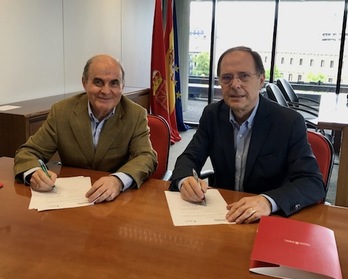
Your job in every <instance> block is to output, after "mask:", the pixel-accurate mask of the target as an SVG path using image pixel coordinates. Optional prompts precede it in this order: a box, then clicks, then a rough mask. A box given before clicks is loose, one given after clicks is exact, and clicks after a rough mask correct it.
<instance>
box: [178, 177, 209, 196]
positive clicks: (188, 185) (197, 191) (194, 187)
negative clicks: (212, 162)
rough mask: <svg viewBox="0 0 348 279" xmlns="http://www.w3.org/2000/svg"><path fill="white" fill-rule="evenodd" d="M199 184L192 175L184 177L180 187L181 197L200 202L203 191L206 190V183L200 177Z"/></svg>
mask: <svg viewBox="0 0 348 279" xmlns="http://www.w3.org/2000/svg"><path fill="white" fill-rule="evenodd" d="M199 184H200V185H199ZM199 184H198V183H197V181H196V180H195V178H194V177H193V176H189V177H188V178H186V179H185V180H184V181H183V183H182V185H181V188H180V194H181V198H182V199H183V200H185V201H190V202H202V200H203V199H204V193H205V192H207V189H208V184H207V182H205V181H204V180H201V179H199Z"/></svg>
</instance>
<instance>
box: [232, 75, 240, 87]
mask: <svg viewBox="0 0 348 279" xmlns="http://www.w3.org/2000/svg"><path fill="white" fill-rule="evenodd" d="M240 84H241V81H240V79H239V78H238V77H233V79H232V80H231V84H230V86H231V87H233V88H239V87H240Z"/></svg>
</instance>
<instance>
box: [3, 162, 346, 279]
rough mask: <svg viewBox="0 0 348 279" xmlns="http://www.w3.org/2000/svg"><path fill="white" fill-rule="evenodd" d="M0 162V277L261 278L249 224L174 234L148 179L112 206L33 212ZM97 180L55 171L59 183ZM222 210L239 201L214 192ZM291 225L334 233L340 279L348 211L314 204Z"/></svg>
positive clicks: (159, 190)
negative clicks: (253, 267)
mask: <svg viewBox="0 0 348 279" xmlns="http://www.w3.org/2000/svg"><path fill="white" fill-rule="evenodd" d="M12 166H13V159H12V158H6V157H2V158H0V182H3V183H4V184H5V186H4V187H3V188H2V189H0V205H1V208H0V237H1V240H0V278H2V279H3V278H4V279H10V278H35V279H37V278H69V279H71V278H166V279H167V278H185V279H187V278H267V277H265V276H261V275H257V274H253V273H251V272H249V270H248V269H249V259H250V255H251V250H252V246H253V241H254V238H255V233H256V229H257V223H254V224H248V225H211V226H187V227H175V226H174V225H173V223H172V220H171V217H170V212H169V209H168V206H167V202H166V198H165V194H164V191H165V190H167V188H168V182H166V181H161V180H155V179H151V180H148V181H147V182H145V183H144V184H143V185H142V187H141V188H140V189H139V190H129V191H126V192H125V193H122V194H121V195H120V196H119V197H117V198H116V200H114V201H112V202H107V203H102V204H98V205H93V206H87V207H80V208H73V209H61V210H52V211H42V212H37V211H35V210H28V205H29V201H30V189H29V188H28V187H26V186H24V185H21V184H17V183H14V181H13V172H12ZM104 174H105V173H102V172H96V171H89V170H82V169H73V168H65V167H62V170H61V176H75V175H86V176H90V177H91V178H92V180H96V179H97V178H99V177H100V176H101V175H104ZM221 194H222V195H223V197H224V198H225V200H226V201H227V202H228V203H230V202H233V201H236V200H238V199H240V198H241V197H242V196H245V195H247V194H245V193H239V192H234V191H228V190H221ZM291 218H293V219H297V220H303V221H308V222H311V223H316V224H320V225H324V226H326V227H329V228H331V229H333V230H334V231H335V236H336V241H337V245H338V252H339V256H340V262H341V267H342V272H343V276H344V277H345V278H348V265H347V264H346V263H347V262H348V237H347V231H348V224H347V220H348V209H346V208H339V207H333V206H327V205H316V206H313V207H310V208H306V209H303V210H302V211H301V212H300V213H297V214H296V215H294V216H293V217H291Z"/></svg>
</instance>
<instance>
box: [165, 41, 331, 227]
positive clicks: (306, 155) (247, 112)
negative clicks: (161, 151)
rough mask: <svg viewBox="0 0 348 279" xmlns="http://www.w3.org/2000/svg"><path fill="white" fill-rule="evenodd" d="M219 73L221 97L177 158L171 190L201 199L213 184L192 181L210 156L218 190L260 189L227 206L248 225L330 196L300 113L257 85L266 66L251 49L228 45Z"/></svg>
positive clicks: (230, 215)
mask: <svg viewBox="0 0 348 279" xmlns="http://www.w3.org/2000/svg"><path fill="white" fill-rule="evenodd" d="M217 75H218V77H219V82H220V85H221V90H222V96H223V100H221V101H219V102H217V103H214V104H210V105H208V106H207V107H206V108H205V109H204V111H203V114H202V116H201V119H200V121H199V126H198V129H197V131H196V133H195V135H194V136H193V138H192V140H191V142H190V143H189V145H188V146H187V148H186V149H185V150H184V152H183V153H182V154H181V155H180V156H179V157H178V159H177V161H176V164H175V168H174V171H173V176H172V183H171V186H170V189H171V190H174V191H175V190H176V191H178V190H179V191H180V193H181V197H182V198H183V199H184V200H187V201H191V202H201V201H202V200H204V193H205V192H206V190H207V188H208V185H207V183H206V181H204V180H199V181H198V182H197V178H196V179H195V178H194V177H193V175H192V171H193V170H195V171H196V172H198V173H199V172H200V171H201V169H202V167H203V166H204V164H205V162H206V160H207V158H208V157H210V159H211V163H212V166H213V168H214V181H213V185H210V186H213V187H218V188H224V189H230V190H236V191H243V192H249V193H254V194H257V195H255V196H251V197H244V198H242V199H240V200H239V201H237V202H234V203H232V204H229V205H227V209H228V212H227V215H226V219H227V220H228V221H230V222H236V223H250V222H254V221H256V220H258V219H259V218H260V217H261V216H263V215H265V216H266V215H270V214H271V213H279V214H282V215H285V216H289V215H291V214H293V213H295V212H297V211H299V210H301V209H302V208H304V207H306V206H309V205H312V204H316V203H318V202H321V201H323V200H324V199H325V195H326V192H325V186H324V183H323V181H322V175H321V173H320V170H319V167H318V164H317V161H316V159H315V157H314V155H313V152H312V150H311V148H310V146H309V144H308V141H307V132H306V126H305V121H304V119H303V117H302V116H301V115H300V114H299V113H297V112H295V111H294V110H290V109H288V108H284V107H282V106H280V105H278V104H277V103H275V102H272V101H270V100H268V99H266V98H265V97H263V96H262V95H260V93H259V92H260V90H261V88H262V87H263V85H264V81H265V70H264V67H263V63H262V59H261V57H260V55H259V54H258V53H257V52H255V51H252V50H251V49H250V48H248V47H244V46H240V47H235V48H231V49H228V50H226V51H225V52H224V53H223V54H222V55H221V56H220V58H219V61H218V65H217Z"/></svg>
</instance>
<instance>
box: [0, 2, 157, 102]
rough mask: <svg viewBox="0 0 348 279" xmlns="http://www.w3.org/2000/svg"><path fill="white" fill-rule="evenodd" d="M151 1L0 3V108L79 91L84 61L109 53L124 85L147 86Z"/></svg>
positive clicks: (151, 13) (151, 15)
mask: <svg viewBox="0 0 348 279" xmlns="http://www.w3.org/2000/svg"><path fill="white" fill-rule="evenodd" d="M153 9H154V0H30V1H28V0H0V38H1V42H0V84H1V86H0V104H7V103H11V102H17V101H22V100H28V99H35V98H40V97H46V96H53V95H58V94H64V93H70V92H74V91H79V90H82V86H81V74H82V70H83V66H84V64H85V62H86V60H87V59H88V58H90V57H91V56H93V55H95V54H98V53H109V54H111V55H113V56H115V57H117V58H119V59H120V60H121V61H122V62H123V65H124V67H125V70H126V85H127V86H137V87H149V86H150V59H151V38H152V22H153Z"/></svg>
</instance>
